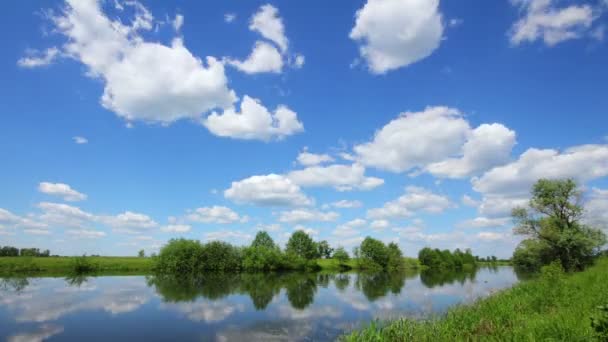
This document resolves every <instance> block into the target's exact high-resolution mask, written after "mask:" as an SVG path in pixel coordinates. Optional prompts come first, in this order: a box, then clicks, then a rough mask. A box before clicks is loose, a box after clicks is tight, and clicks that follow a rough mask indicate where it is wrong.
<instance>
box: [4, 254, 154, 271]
mask: <svg viewBox="0 0 608 342" xmlns="http://www.w3.org/2000/svg"><path fill="white" fill-rule="evenodd" d="M77 258H82V257H48V258H34V257H31V258H30V257H1V258H0V274H11V273H45V274H53V273H69V272H72V271H73V270H74V267H75V263H76V260H77ZM86 260H87V261H88V262H89V263H91V264H92V265H94V269H95V271H96V272H141V273H147V272H150V271H151V270H152V266H153V264H152V259H151V258H138V257H86Z"/></svg>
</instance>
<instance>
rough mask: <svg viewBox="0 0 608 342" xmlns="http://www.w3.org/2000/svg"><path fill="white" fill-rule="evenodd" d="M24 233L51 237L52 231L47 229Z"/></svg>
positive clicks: (25, 230) (25, 231) (27, 230)
mask: <svg viewBox="0 0 608 342" xmlns="http://www.w3.org/2000/svg"><path fill="white" fill-rule="evenodd" d="M23 232H24V233H26V234H30V235H51V231H50V230H47V229H24V230H23Z"/></svg>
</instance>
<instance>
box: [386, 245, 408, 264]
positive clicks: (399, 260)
mask: <svg viewBox="0 0 608 342" xmlns="http://www.w3.org/2000/svg"><path fill="white" fill-rule="evenodd" d="M386 249H387V252H388V262H387V263H386V268H388V269H389V270H400V269H403V268H404V266H405V264H404V263H403V253H401V249H399V246H398V245H397V244H396V243H394V242H391V243H389V244H388V246H387V248H386Z"/></svg>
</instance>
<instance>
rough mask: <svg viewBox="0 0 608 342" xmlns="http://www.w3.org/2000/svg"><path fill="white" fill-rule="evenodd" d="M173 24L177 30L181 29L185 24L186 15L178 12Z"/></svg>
mask: <svg viewBox="0 0 608 342" xmlns="http://www.w3.org/2000/svg"><path fill="white" fill-rule="evenodd" d="M171 24H172V25H173V28H174V29H175V31H179V30H181V28H182V26H183V25H184V16H183V15H181V14H177V15H176V16H175V18H174V19H173V22H171Z"/></svg>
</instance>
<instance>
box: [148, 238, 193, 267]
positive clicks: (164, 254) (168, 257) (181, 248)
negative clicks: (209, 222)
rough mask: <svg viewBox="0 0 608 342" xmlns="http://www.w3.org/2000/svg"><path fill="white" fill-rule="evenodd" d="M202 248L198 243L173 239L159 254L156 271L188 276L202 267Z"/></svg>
mask: <svg viewBox="0 0 608 342" xmlns="http://www.w3.org/2000/svg"><path fill="white" fill-rule="evenodd" d="M201 253H202V246H201V244H200V243H199V242H198V241H195V240H187V239H171V240H169V242H168V243H167V244H166V245H164V246H163V247H162V248H161V249H160V252H159V253H158V258H157V260H156V261H157V262H156V269H157V271H159V272H162V273H167V274H179V275H187V274H192V273H195V272H197V271H198V270H199V269H201V266H202V259H201Z"/></svg>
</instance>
